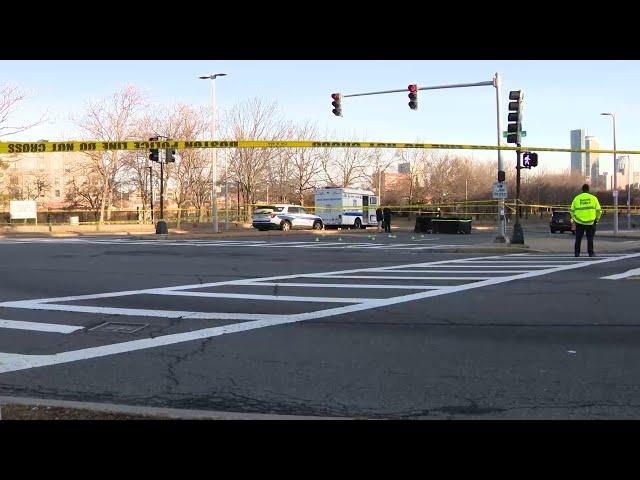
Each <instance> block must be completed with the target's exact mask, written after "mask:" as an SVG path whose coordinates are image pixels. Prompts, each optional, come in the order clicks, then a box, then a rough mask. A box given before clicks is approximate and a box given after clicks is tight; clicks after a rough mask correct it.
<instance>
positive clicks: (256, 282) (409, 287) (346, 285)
mask: <svg viewBox="0 0 640 480" xmlns="http://www.w3.org/2000/svg"><path fill="white" fill-rule="evenodd" d="M337 278H340V277H337ZM243 285H249V286H252V287H262V286H265V287H313V288H362V289H370V288H390V289H392V290H393V289H395V290H427V289H432V288H441V287H438V286H434V285H378V284H376V285H364V284H354V283H289V282H286V283H278V282H262V281H259V280H254V281H253V282H252V281H248V280H247V281H245V283H243Z"/></svg>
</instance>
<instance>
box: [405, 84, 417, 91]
mask: <svg viewBox="0 0 640 480" xmlns="http://www.w3.org/2000/svg"><path fill="white" fill-rule="evenodd" d="M407 88H408V89H409V91H410V92H411V93H415V92H417V91H418V85H416V84H415V83H412V84H411V85H409V86H408V87H407Z"/></svg>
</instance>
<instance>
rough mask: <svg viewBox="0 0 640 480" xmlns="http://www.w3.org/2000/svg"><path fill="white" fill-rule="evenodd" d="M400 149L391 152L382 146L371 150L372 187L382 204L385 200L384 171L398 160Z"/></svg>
mask: <svg viewBox="0 0 640 480" xmlns="http://www.w3.org/2000/svg"><path fill="white" fill-rule="evenodd" d="M398 154H399V153H398V151H396V152H391V153H389V152H388V151H385V150H383V149H380V148H376V149H374V150H373V151H372V152H371V155H370V157H369V158H370V161H371V163H370V165H371V173H370V176H371V188H372V190H374V191H375V192H376V194H377V195H378V203H379V205H382V202H383V200H382V199H383V196H384V195H383V192H382V190H383V188H382V178H383V175H384V173H385V172H386V171H387V170H388V169H389V167H390V166H391V165H393V163H394V162H395V161H396V160H397V156H398Z"/></svg>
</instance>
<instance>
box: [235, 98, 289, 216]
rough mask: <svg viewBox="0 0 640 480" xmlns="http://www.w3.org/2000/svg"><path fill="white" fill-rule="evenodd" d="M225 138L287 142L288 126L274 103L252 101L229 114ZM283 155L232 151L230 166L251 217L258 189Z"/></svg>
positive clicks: (259, 150) (260, 150)
mask: <svg viewBox="0 0 640 480" xmlns="http://www.w3.org/2000/svg"><path fill="white" fill-rule="evenodd" d="M224 125H225V126H224V133H225V138H229V139H233V140H270V141H278V140H284V139H285V136H286V133H287V131H288V126H287V124H286V123H285V122H284V120H283V119H282V117H281V116H280V115H279V113H278V111H277V107H276V104H275V103H271V104H265V103H263V101H262V100H260V99H257V98H255V99H252V100H248V101H245V102H243V103H241V104H239V105H236V106H235V107H234V108H232V109H231V111H230V112H229V113H228V114H227V115H226V121H225V123H224ZM279 155H281V154H280V153H278V149H276V148H237V149H232V150H231V151H230V152H229V167H230V170H231V172H232V173H233V176H234V177H235V179H236V181H237V183H238V185H239V187H240V188H241V189H242V191H243V194H244V195H243V197H244V201H245V203H246V208H245V215H246V216H247V218H250V216H251V206H252V204H253V203H254V202H255V192H256V188H257V187H258V186H259V185H261V184H263V183H264V182H265V180H266V179H267V176H268V173H269V168H268V167H269V165H270V164H271V162H272V161H273V160H274V159H275V158H278V156H279Z"/></svg>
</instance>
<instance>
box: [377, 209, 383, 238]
mask: <svg viewBox="0 0 640 480" xmlns="http://www.w3.org/2000/svg"><path fill="white" fill-rule="evenodd" d="M382 219H383V216H382V208H381V207H378V208H377V209H376V221H377V222H378V233H380V232H381V231H382Z"/></svg>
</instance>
